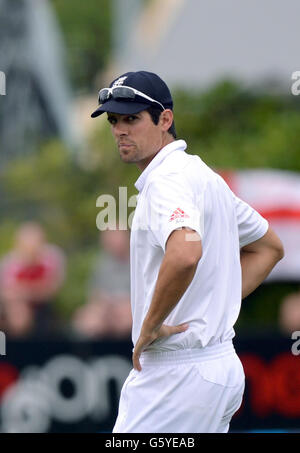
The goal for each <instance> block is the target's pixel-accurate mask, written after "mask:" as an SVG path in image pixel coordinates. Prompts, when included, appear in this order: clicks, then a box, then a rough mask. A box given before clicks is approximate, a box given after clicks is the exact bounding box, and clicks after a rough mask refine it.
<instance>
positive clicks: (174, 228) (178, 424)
mask: <svg viewBox="0 0 300 453" xmlns="http://www.w3.org/2000/svg"><path fill="white" fill-rule="evenodd" d="M99 102H100V104H101V105H100V106H99V107H98V109H97V110H96V111H95V112H94V113H93V114H92V116H93V117H96V116H98V115H100V114H102V113H103V112H107V118H108V121H109V122H110V124H111V130H112V133H113V136H114V138H115V139H116V142H117V146H118V149H119V153H120V157H121V159H122V160H123V162H126V163H132V162H134V163H135V164H136V165H137V166H138V168H139V169H140V170H141V172H142V173H141V175H140V177H139V178H138V180H137V181H136V184H135V186H136V188H137V190H138V191H139V195H138V202H137V207H136V210H135V215H134V219H133V223H132V227H131V244H130V247H131V305H132V316H133V329H132V339H133V344H134V350H133V370H132V371H131V372H130V374H129V376H128V378H127V380H126V382H125V383H124V386H123V389H122V392H121V397H120V405H119V414H118V418H117V421H116V424H115V427H114V430H113V431H114V432H115V433H118V432H120V433H121V432H122V433H127V432H129V433H133V432H152V433H153V432H154V433H159V432H172V433H179V432H186V433H188V432H194V433H196V432H227V431H228V429H229V422H230V420H231V417H232V415H233V414H234V413H235V411H236V410H237V409H238V408H239V406H240V404H241V401H242V395H243V391H244V372H243V369H242V365H241V362H240V360H239V359H238V357H237V355H236V353H235V350H234V348H233V344H232V338H233V336H234V330H233V325H234V324H235V322H236V319H237V317H238V314H239V311H240V306H241V298H243V297H246V296H247V295H248V294H250V293H251V292H252V291H253V290H254V289H255V288H256V287H257V286H258V285H260V283H261V282H262V281H263V280H264V279H265V278H266V277H267V275H268V274H269V273H270V271H271V270H272V268H273V267H274V266H275V264H276V263H277V262H278V261H279V260H280V259H281V258H282V257H283V248H282V245H281V242H280V240H279V239H278V237H277V236H276V235H275V233H274V232H273V231H272V230H271V229H270V228H269V227H268V223H267V221H266V220H265V219H263V218H262V217H261V216H260V215H259V214H258V213H257V212H256V211H254V210H253V209H252V208H251V207H250V206H249V205H247V204H246V203H244V202H243V201H241V200H240V199H238V198H237V197H236V196H235V195H234V194H233V193H232V192H231V190H230V189H229V187H228V186H227V185H226V183H225V182H224V180H223V179H222V178H221V177H220V176H219V175H218V174H216V173H215V172H213V171H212V170H211V169H210V168H209V167H207V166H206V165H205V163H204V162H203V161H202V160H201V159H200V158H199V157H198V156H194V155H190V154H187V153H186V152H185V149H186V147H187V145H186V143H185V142H184V141H183V140H176V132H175V126H174V121H173V101H172V97H171V93H170V91H169V89H168V87H167V85H166V84H165V83H164V81H163V80H161V79H160V78H159V77H158V76H157V75H156V74H153V73H149V72H145V71H139V72H129V73H126V74H124V75H122V76H121V77H119V78H118V79H116V80H114V81H113V82H112V83H111V85H110V87H109V88H104V89H102V90H101V91H100V92H99Z"/></svg>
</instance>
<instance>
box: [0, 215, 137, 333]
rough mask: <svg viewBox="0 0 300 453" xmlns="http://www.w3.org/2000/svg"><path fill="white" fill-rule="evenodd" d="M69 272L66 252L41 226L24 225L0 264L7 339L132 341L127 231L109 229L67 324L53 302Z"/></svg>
mask: <svg viewBox="0 0 300 453" xmlns="http://www.w3.org/2000/svg"><path fill="white" fill-rule="evenodd" d="M65 274H66V257H65V253H64V251H63V249H61V248H60V247H58V246H57V245H55V244H50V243H49V242H48V241H47V238H46V236H45V232H44V230H43V228H42V226H41V225H40V224H38V223H34V222H26V223H24V224H22V225H21V226H20V227H19V228H18V230H17V232H16V235H15V238H14V245H13V248H12V250H10V251H9V252H8V254H6V255H5V256H3V257H2V259H1V261H0V330H2V331H3V332H5V333H6V335H7V336H8V338H15V339H20V338H44V339H45V338H46V339H51V338H52V339H54V338H57V337H61V336H62V335H63V336H64V337H65V338H68V337H69V338H74V337H75V338H80V339H83V340H84V339H101V338H118V339H122V338H124V339H128V338H129V337H130V331H131V309H130V276H129V233H128V231H125V230H115V231H114V230H106V231H104V232H102V233H101V236H100V239H99V256H97V258H96V260H95V262H94V263H93V267H92V268H91V269H90V276H89V279H88V282H87V285H86V299H85V300H84V301H83V305H82V306H80V307H79V308H78V309H77V310H76V311H75V312H74V314H73V316H72V317H71V319H70V320H69V322H68V323H65V324H64V323H63V322H62V320H61V319H60V318H59V317H58V316H57V314H56V313H55V309H54V307H53V303H54V301H55V298H56V296H57V293H58V292H59V291H60V289H61V287H62V285H63V283H64V280H65Z"/></svg>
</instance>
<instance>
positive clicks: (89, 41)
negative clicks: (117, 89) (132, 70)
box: [52, 0, 112, 91]
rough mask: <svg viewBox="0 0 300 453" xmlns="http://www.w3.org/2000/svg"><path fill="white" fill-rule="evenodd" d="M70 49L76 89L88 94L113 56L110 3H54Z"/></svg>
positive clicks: (59, 0) (95, 0)
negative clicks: (98, 75)
mask: <svg viewBox="0 0 300 453" xmlns="http://www.w3.org/2000/svg"><path fill="white" fill-rule="evenodd" d="M52 4H53V6H54V10H55V13H56V15H57V19H58V22H59V24H60V27H61V31H62V33H63V37H64V40H65V43H66V47H67V66H68V69H69V75H70V77H71V80H72V82H73V86H74V88H75V89H77V90H83V91H89V90H90V89H91V85H92V84H93V83H94V82H95V77H96V76H97V74H99V71H101V70H103V68H104V67H105V65H106V63H107V61H108V58H109V55H110V54H111V40H112V39H111V29H112V26H111V21H112V17H111V9H112V8H111V2H110V1H108V0H88V1H86V2H84V1H81V0H72V1H66V0H52Z"/></svg>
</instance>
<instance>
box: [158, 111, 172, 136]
mask: <svg viewBox="0 0 300 453" xmlns="http://www.w3.org/2000/svg"><path fill="white" fill-rule="evenodd" d="M173 119H174V115H173V112H172V110H170V109H166V110H164V111H163V112H162V113H161V115H160V117H159V122H160V125H161V127H162V130H163V131H164V132H167V131H168V130H169V129H170V127H171V126H172V123H173Z"/></svg>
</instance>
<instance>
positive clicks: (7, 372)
mask: <svg viewBox="0 0 300 453" xmlns="http://www.w3.org/2000/svg"><path fill="white" fill-rule="evenodd" d="M18 377H19V371H18V370H17V368H16V367H15V366H13V365H11V364H10V363H5V362H2V363H0V400H1V398H2V395H3V393H4V392H5V391H6V390H7V389H8V387H10V386H11V385H12V384H14V382H16V381H17V380H18Z"/></svg>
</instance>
